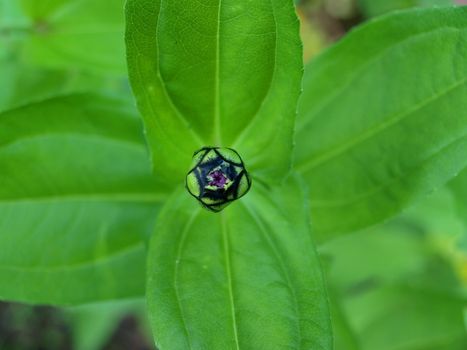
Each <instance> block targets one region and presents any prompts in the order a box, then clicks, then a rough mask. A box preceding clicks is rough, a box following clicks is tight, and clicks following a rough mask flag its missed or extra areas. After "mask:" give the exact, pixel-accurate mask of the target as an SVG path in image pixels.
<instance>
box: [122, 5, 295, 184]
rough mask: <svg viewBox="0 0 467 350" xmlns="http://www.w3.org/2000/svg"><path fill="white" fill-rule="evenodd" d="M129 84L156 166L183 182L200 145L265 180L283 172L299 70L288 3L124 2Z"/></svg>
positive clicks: (288, 144)
mask: <svg viewBox="0 0 467 350" xmlns="http://www.w3.org/2000/svg"><path fill="white" fill-rule="evenodd" d="M126 44H127V58H128V67H129V74H130V80H131V82H132V86H133V91H134V94H135V96H136V99H137V102H138V106H139V109H140V111H141V113H142V114H143V117H144V121H145V126H146V133H147V137H148V141H149V144H150V146H151V149H152V153H153V165H154V167H155V169H156V172H158V173H165V174H166V175H167V177H168V180H170V181H172V182H177V183H180V182H181V181H182V179H183V176H184V174H185V172H186V170H187V168H188V167H189V164H190V160H191V156H192V154H193V152H194V151H196V150H197V149H198V148H200V147H201V146H223V147H229V146H230V147H233V148H235V149H236V150H237V151H239V153H240V154H241V155H242V157H243V158H244V160H245V163H246V164H247V166H248V167H249V169H250V170H253V171H254V175H255V176H263V177H264V178H265V180H266V181H271V180H274V179H275V178H279V177H282V176H283V175H284V174H285V173H286V172H287V171H288V169H289V159H290V153H291V146H292V128H293V120H294V116H295V107H296V101H297V98H298V94H299V90H300V78H301V73H302V72H301V71H302V62H301V59H302V58H301V45H300V41H299V35H298V20H297V18H296V15H295V13H294V6H293V2H292V1H291V0H258V1H254V2H252V1H246V0H224V1H220V0H217V1H214V0H211V1H207V0H203V1H193V0H178V1H165V2H162V1H160V0H129V1H128V2H127V7H126Z"/></svg>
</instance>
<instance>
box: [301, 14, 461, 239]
mask: <svg viewBox="0 0 467 350" xmlns="http://www.w3.org/2000/svg"><path fill="white" fill-rule="evenodd" d="M466 20H467V9H466V8H446V9H431V10H414V11H408V12H405V13H398V14H394V15H392V16H387V17H384V18H382V19H380V20H375V21H372V22H370V23H368V24H366V25H364V26H362V27H360V28H359V29H357V30H355V31H353V32H352V33H351V34H349V35H348V36H347V37H346V38H345V39H344V40H342V41H341V42H340V43H338V44H337V45H335V46H334V47H332V48H331V49H330V50H328V51H327V52H325V53H324V54H323V55H321V56H320V57H318V58H317V59H316V60H314V61H313V62H312V63H311V64H310V65H309V66H308V67H307V71H306V77H305V81H304V94H303V96H302V97H303V98H302V99H301V102H300V106H299V120H298V125H297V133H296V168H297V169H298V170H299V171H300V172H301V173H302V174H303V175H304V177H305V179H306V181H307V183H308V185H309V187H310V198H311V203H310V205H311V212H312V222H313V225H314V229H315V231H316V232H317V233H318V234H319V235H320V237H321V238H322V239H325V238H328V237H331V236H333V235H336V234H338V233H342V232H347V231H352V230H355V229H358V228H362V227H365V226H368V225H371V224H374V223H376V222H379V221H381V220H384V219H386V218H388V217H390V216H392V215H394V214H396V213H397V212H399V211H401V210H402V209H403V208H405V207H407V206H408V205H410V204H411V203H412V202H413V201H414V200H415V199H417V198H418V197H420V196H421V195H423V194H425V193H427V192H429V191H431V190H433V189H434V188H437V187H439V186H441V185H442V184H443V183H445V182H446V181H447V180H449V179H450V178H452V177H453V176H454V175H455V174H456V173H457V172H459V170H461V169H463V168H464V167H465V166H466V165H467V137H466V134H467V112H466V111H467V99H466V98H465V96H466V94H467V64H466V63H465V59H464V57H466V56H467V21H466ZM427 52H430V54H429V55H427V54H426V53H427Z"/></svg>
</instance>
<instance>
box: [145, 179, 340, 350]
mask: <svg viewBox="0 0 467 350" xmlns="http://www.w3.org/2000/svg"><path fill="white" fill-rule="evenodd" d="M188 197H189V195H188V194H187V193H185V192H183V193H176V194H175V195H174V197H173V198H172V199H171V200H169V202H167V204H166V206H165V207H164V209H162V211H161V214H160V216H159V218H158V223H157V225H156V232H157V234H155V235H154V236H153V237H152V240H151V245H150V250H149V255H148V259H149V270H148V284H147V298H148V306H149V313H150V319H151V324H152V328H153V333H154V334H155V338H156V344H157V346H158V347H159V348H160V349H163V350H170V349H177V350H182V349H271V350H272V349H285V348H289V349H331V348H332V335H331V329H330V324H329V323H330V317H329V310H328V305H327V297H326V290H325V286H324V280H323V276H322V272H321V269H320V265H319V261H318V257H317V254H316V253H315V251H314V245H313V243H312V241H311V235H310V232H309V228H308V223H307V219H306V218H307V210H306V209H305V208H304V205H303V203H304V201H305V199H304V198H303V195H302V193H301V188H300V187H299V186H298V185H297V183H296V182H291V183H287V185H286V186H284V187H283V188H281V189H278V190H276V191H266V190H264V189H263V188H262V187H261V186H260V185H259V184H257V185H256V186H254V187H253V188H252V190H251V193H249V194H248V196H246V197H245V198H244V199H242V200H241V201H239V202H238V203H234V204H232V205H231V206H230V207H229V208H228V209H226V210H225V211H223V212H222V213H220V214H213V213H210V212H208V211H206V210H204V209H201V208H200V207H199V206H198V205H197V204H196V203H195V202H194V201H192V200H189V198H188Z"/></svg>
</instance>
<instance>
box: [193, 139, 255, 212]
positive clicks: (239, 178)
mask: <svg viewBox="0 0 467 350" xmlns="http://www.w3.org/2000/svg"><path fill="white" fill-rule="evenodd" d="M250 187H251V179H250V177H249V175H248V173H247V171H246V169H245V165H244V164H243V161H242V158H240V155H239V154H238V153H237V152H236V151H235V150H233V149H231V148H220V147H203V148H202V149H200V150H199V151H197V152H195V154H194V155H193V162H192V166H191V170H190V171H189V172H188V174H187V176H186V188H187V189H188V192H190V194H191V195H192V196H193V197H195V198H196V199H197V200H198V201H199V202H200V203H201V204H202V205H203V206H204V207H205V208H207V209H209V210H211V211H214V212H219V211H221V210H222V209H224V208H225V207H226V206H227V205H229V204H230V203H231V202H233V201H234V200H236V199H238V198H240V197H242V196H244V195H245V194H246V193H247V192H248V191H249V189H250Z"/></svg>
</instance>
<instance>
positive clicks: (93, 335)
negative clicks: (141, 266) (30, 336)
mask: <svg viewBox="0 0 467 350" xmlns="http://www.w3.org/2000/svg"><path fill="white" fill-rule="evenodd" d="M145 308H146V303H145V300H144V299H130V300H119V301H108V302H104V303H97V304H87V305H80V306H75V307H71V308H68V309H66V313H67V315H68V317H69V319H70V321H71V322H70V323H71V327H72V334H73V337H72V338H73V349H76V350H100V349H103V348H104V347H105V345H106V343H107V341H108V340H109V339H110V337H111V336H112V334H113V333H114V332H115V331H116V330H117V327H118V326H119V323H120V322H121V321H122V319H123V318H124V317H125V316H128V315H132V316H136V315H138V316H139V315H140V314H141V315H146V310H145Z"/></svg>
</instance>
